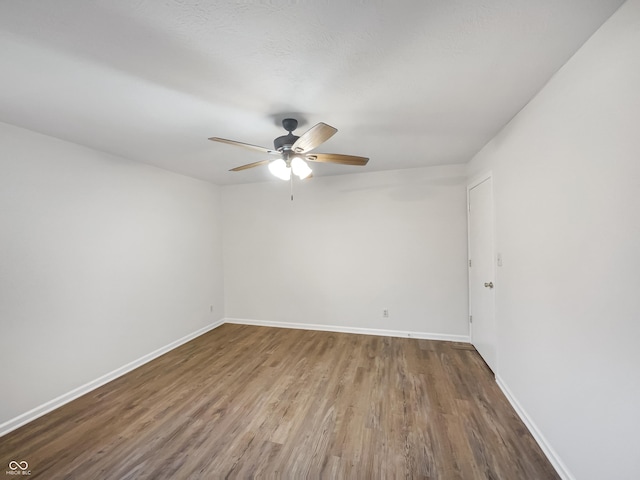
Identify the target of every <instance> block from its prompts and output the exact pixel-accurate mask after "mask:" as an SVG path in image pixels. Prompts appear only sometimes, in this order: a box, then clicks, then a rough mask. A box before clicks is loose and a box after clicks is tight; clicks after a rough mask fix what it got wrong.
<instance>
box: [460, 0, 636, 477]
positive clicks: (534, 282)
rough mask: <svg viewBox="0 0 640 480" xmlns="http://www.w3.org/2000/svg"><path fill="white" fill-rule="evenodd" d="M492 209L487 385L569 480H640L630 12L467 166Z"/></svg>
mask: <svg viewBox="0 0 640 480" xmlns="http://www.w3.org/2000/svg"><path fill="white" fill-rule="evenodd" d="M489 169H491V170H492V171H493V174H494V188H495V203H496V242H497V245H496V249H497V252H500V253H502V256H503V265H504V266H503V267H502V268H497V279H496V308H497V321H498V326H499V327H498V328H499V345H498V348H499V367H498V376H499V377H500V379H502V381H503V382H504V383H505V384H506V385H507V387H508V388H509V389H510V390H511V392H512V393H513V395H514V397H515V398H516V400H517V401H518V402H519V403H520V405H521V406H522V408H523V409H524V410H525V412H526V413H527V414H528V416H529V417H530V419H531V420H532V421H533V423H534V424H535V425H537V427H538V428H539V430H540V432H541V433H542V435H543V436H544V437H545V438H546V440H547V441H548V443H549V445H550V446H551V448H552V449H553V450H555V452H556V454H557V455H558V456H559V459H560V461H561V462H563V463H564V465H565V467H566V469H567V471H568V475H567V476H569V475H573V476H575V478H578V479H584V480H587V479H594V480H595V479H598V480H599V479H603V478H612V479H613V478H615V479H617V480H622V479H632V478H633V479H637V478H639V475H640V455H639V452H640V450H639V448H640V447H639V446H640V440H639V439H638V431H639V430H640V414H639V411H640V408H639V407H640V371H639V369H640V1H638V0H628V1H627V3H626V4H624V5H623V6H622V7H621V9H620V10H619V11H618V12H617V13H616V14H614V15H613V17H612V18H611V19H610V20H609V21H608V22H607V23H605V24H604V26H603V27H602V28H601V29H600V30H599V31H598V32H596V34H595V35H594V36H593V37H592V38H591V39H590V40H589V41H588V42H587V43H586V44H585V45H584V46H583V48H582V49H581V50H579V51H578V53H577V54H576V55H575V56H574V57H573V58H572V59H571V60H570V61H569V62H568V64H566V65H565V66H564V67H563V68H562V69H561V70H560V71H559V72H558V73H557V74H556V76H555V77H554V78H553V79H552V80H551V81H550V82H549V84H548V85H547V86H546V87H545V88H544V89H543V90H542V92H540V94H539V95H538V96H537V97H536V98H535V99H534V100H533V101H532V102H531V103H530V104H529V105H528V106H527V107H526V108H525V109H524V110H523V111H522V112H521V113H520V114H519V115H517V116H516V117H515V118H514V119H513V121H512V122H511V123H510V124H509V125H508V126H507V127H506V128H505V129H504V131H503V132H502V133H501V134H500V135H498V136H497V137H496V138H494V139H493V140H492V141H491V142H490V143H489V144H488V145H487V146H486V147H485V148H484V149H483V150H482V151H481V152H480V153H479V154H478V155H477V156H476V157H475V158H474V159H473V161H472V162H471V163H470V170H469V171H470V174H471V175H473V174H475V173H478V172H482V171H486V170H489Z"/></svg>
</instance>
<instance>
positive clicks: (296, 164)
mask: <svg viewBox="0 0 640 480" xmlns="http://www.w3.org/2000/svg"><path fill="white" fill-rule="evenodd" d="M291 169H292V170H293V173H294V174H295V175H296V176H298V177H299V178H300V180H304V179H305V178H307V177H308V176H309V175H311V168H309V165H307V162H305V161H304V160H303V159H301V158H300V157H295V158H294V159H293V160H291Z"/></svg>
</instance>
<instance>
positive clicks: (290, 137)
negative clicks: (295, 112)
mask: <svg viewBox="0 0 640 480" xmlns="http://www.w3.org/2000/svg"><path fill="white" fill-rule="evenodd" d="M282 126H283V127H284V129H285V130H286V131H287V132H289V133H288V134H287V135H283V136H281V137H278V138H276V139H275V140H274V141H273V146H274V147H275V149H276V150H278V151H279V152H281V151H283V150H285V147H291V146H292V145H293V144H294V143H296V140H298V138H300V137H298V136H297V135H294V134H293V133H291V132H293V131H294V130H295V129H296V128H298V121H297V120H296V119H295V118H285V119H284V120H282ZM286 150H290V149H286Z"/></svg>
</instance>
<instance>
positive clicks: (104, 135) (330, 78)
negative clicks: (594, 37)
mask: <svg viewBox="0 0 640 480" xmlns="http://www.w3.org/2000/svg"><path fill="white" fill-rule="evenodd" d="M621 3H622V1H621V0H535V1H533V0H421V1H405V0H403V1H397V0H396V1H392V0H349V1H344V0H343V1H339V0H317V1H313V0H307V1H305V0H297V1H295V0H293V1H292V0H289V1H284V0H281V1H278V0H272V1H266V0H235V1H214V0H201V1H198V0H164V1H162V2H161V1H158V0H155V1H154V0H97V1H91V2H87V1H86V0H57V1H44V0H20V1H18V0H15V1H3V2H0V60H1V63H0V64H1V65H2V71H1V74H0V121H3V122H6V123H11V124H14V125H18V126H22V127H26V128H29V129H31V130H35V131H38V132H42V133H45V134H48V135H52V136H55V137H59V138H62V139H65V140H68V141H71V142H75V143H78V144H81V145H86V146H89V147H92V148H95V149H98V150H103V151H106V152H110V153H114V154H117V155H121V156H123V157H127V158H130V159H134V160H139V161H142V162H146V163H150V164H154V165H157V166H160V167H162V168H166V169H169V170H173V171H176V172H181V173H184V174H186V175H190V176H194V177H198V178H202V179H206V180H210V181H213V182H215V183H218V184H230V183H244V182H252V181H261V180H263V179H266V178H273V177H271V176H270V175H269V174H268V172H267V169H266V168H264V167H261V168H256V169H253V170H246V171H242V172H228V170H229V169H230V168H232V167H235V166H238V165H242V164H245V163H250V162H255V161H258V160H262V159H264V155H261V154H260V153H258V152H252V151H249V150H244V149H240V148H237V147H232V146H228V145H224V144H218V143H214V142H210V141H208V140H207V138H208V137H210V136H219V137H225V138H231V139H234V140H239V141H243V142H247V143H253V144H258V145H262V146H266V147H272V141H273V138H275V137H277V136H279V135H282V134H284V133H285V132H284V130H283V129H282V127H281V126H280V124H279V121H280V120H281V119H282V118H283V117H285V116H288V115H291V116H294V117H296V118H298V119H299V120H301V127H300V128H299V129H298V130H297V131H296V133H297V134H298V135H300V134H301V133H302V132H304V131H305V129H306V128H309V127H310V126H312V125H313V124H315V123H317V122H320V121H323V122H325V123H328V124H330V125H333V126H334V127H336V128H338V130H339V131H338V133H337V134H336V135H335V136H334V137H333V138H331V139H330V140H329V141H328V142H327V143H325V144H324V145H322V146H321V147H320V148H318V149H317V151H319V152H327V153H346V154H353V155H361V156H368V157H370V158H371V160H370V162H369V164H368V165H367V166H366V167H350V166H338V165H325V164H322V165H319V164H314V165H313V167H314V174H315V175H316V176H317V175H333V174H340V173H353V172H355V171H374V170H388V169H398V168H410V167H418V166H428V165H443V164H455V163H465V162H467V161H468V160H469V159H470V158H471V157H472V156H473V155H474V153H476V152H477V151H478V150H479V149H480V148H482V147H483V146H484V144H485V143H486V142H487V141H488V140H489V139H491V138H492V137H493V136H494V135H495V134H496V133H497V132H498V131H499V130H500V129H501V128H502V127H503V126H504V125H505V123H506V122H508V121H509V120H510V119H511V118H512V117H513V116H514V115H515V114H516V113H517V112H518V111H519V110H520V109H521V108H522V107H523V106H524V105H525V104H526V103H527V102H528V101H529V100H530V99H531V98H532V96H533V95H535V93H536V92H538V91H539V90H540V88H542V86H543V85H544V84H545V83H546V82H547V80H548V79H549V78H550V77H551V75H553V73H554V72H555V71H556V70H557V69H558V68H559V67H560V66H562V64H563V63H564V62H566V60H567V59H568V58H569V57H570V56H571V55H572V54H573V53H574V52H575V51H576V50H577V49H578V48H579V47H580V46H581V45H582V44H583V43H584V41H585V40H586V39H587V38H588V37H589V36H590V35H591V34H592V33H593V32H594V31H595V30H596V29H597V28H598V27H599V26H600V25H601V24H602V23H603V22H604V21H605V20H606V19H607V18H608V17H609V16H610V15H611V14H612V13H613V11H614V10H615V9H616V8H617V7H618V6H619V5H620V4H621ZM274 181H275V179H274Z"/></svg>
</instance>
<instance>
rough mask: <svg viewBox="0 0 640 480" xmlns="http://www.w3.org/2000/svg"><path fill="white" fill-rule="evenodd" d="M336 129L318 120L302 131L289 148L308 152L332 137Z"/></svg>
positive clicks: (298, 151) (299, 151) (297, 151)
mask: <svg viewBox="0 0 640 480" xmlns="http://www.w3.org/2000/svg"><path fill="white" fill-rule="evenodd" d="M337 131H338V129H337V128H333V127H332V126H331V125H327V124H326V123H322V122H320V123H318V124H316V125H314V126H313V127H311V128H310V129H309V130H307V131H306V132H304V133H303V134H302V136H301V137H300V138H298V140H296V143H294V144H293V146H292V147H291V149H292V150H293V151H294V152H296V153H305V152H309V151H311V150H313V149H314V148H316V147H317V146H318V145H320V144H321V143H324V142H326V141H327V140H329V139H330V138H331V137H333V135H334V134H335V133H336V132H337Z"/></svg>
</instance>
